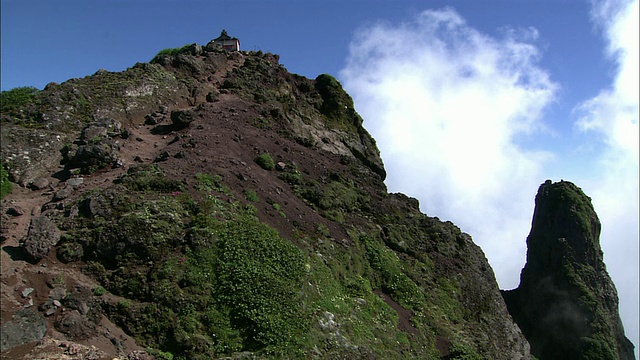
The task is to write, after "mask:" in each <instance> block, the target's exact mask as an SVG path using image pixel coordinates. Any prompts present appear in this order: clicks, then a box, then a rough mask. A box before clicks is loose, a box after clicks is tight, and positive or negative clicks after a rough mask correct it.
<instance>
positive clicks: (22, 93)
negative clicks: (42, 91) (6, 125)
mask: <svg viewBox="0 0 640 360" xmlns="http://www.w3.org/2000/svg"><path fill="white" fill-rule="evenodd" d="M38 91H39V90H38V89H36V88H34V87H32V86H24V87H17V88H13V89H11V90H6V91H2V92H0V113H2V114H12V115H17V114H16V112H17V111H18V110H20V108H22V107H24V106H25V105H27V104H29V103H30V102H32V101H33V100H34V98H35V94H36V93H38Z"/></svg>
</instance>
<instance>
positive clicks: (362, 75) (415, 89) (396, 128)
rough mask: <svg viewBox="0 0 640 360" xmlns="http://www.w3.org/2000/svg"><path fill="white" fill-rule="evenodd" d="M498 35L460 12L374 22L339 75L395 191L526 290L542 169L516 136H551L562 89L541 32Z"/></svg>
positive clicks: (508, 282) (503, 280)
mask: <svg viewBox="0 0 640 360" xmlns="http://www.w3.org/2000/svg"><path fill="white" fill-rule="evenodd" d="M503 30H504V31H503V34H504V37H503V38H501V39H496V38H492V37H489V36H487V35H484V34H482V33H480V32H478V31H476V30H475V29H473V28H471V27H470V26H468V25H467V24H466V23H465V21H464V19H462V18H461V17H460V16H459V15H458V14H457V13H456V12H455V11H454V10H452V9H444V10H440V11H424V12H422V13H420V14H419V15H417V16H416V17H415V18H414V19H413V20H412V21H411V22H407V23H403V24H398V25H393V24H388V23H377V24H373V25H370V26H367V27H365V28H362V29H360V31H359V32H358V33H357V34H356V36H355V38H354V40H353V41H352V44H351V47H350V54H349V58H348V60H347V65H346V67H345V69H343V71H342V72H341V74H340V75H341V79H342V80H343V82H344V85H345V88H346V89H347V90H348V91H349V93H350V94H351V95H352V96H353V97H354V100H355V103H356V107H357V110H358V111H359V112H360V113H361V115H362V116H363V118H364V119H365V126H366V128H367V129H368V130H369V131H370V132H371V133H372V134H373V136H374V138H376V141H377V143H378V146H379V147H380V150H381V153H382V157H383V159H384V161H385V166H386V168H387V173H388V178H387V181H386V182H387V185H388V187H389V189H390V191H400V192H403V193H406V194H408V195H411V196H414V197H417V198H418V199H419V200H420V201H421V207H422V210H423V211H424V212H425V213H427V214H429V215H432V216H438V217H440V218H444V219H447V220H452V221H453V222H454V223H455V224H456V225H458V226H460V227H461V228H462V229H463V231H466V232H469V233H470V234H471V235H472V236H473V237H474V240H475V241H476V242H477V243H479V244H480V246H482V248H483V250H484V251H485V253H486V254H487V257H488V258H489V261H490V262H491V265H492V267H493V268H494V270H495V271H496V276H497V278H498V281H499V283H500V285H501V287H503V288H513V287H516V286H517V285H518V283H519V274H520V270H521V268H522V266H523V265H524V261H525V254H526V244H525V239H526V236H527V234H528V231H529V227H530V224H531V216H532V214H533V205H534V203H533V201H534V200H533V199H534V195H535V193H536V190H537V187H538V186H539V185H540V183H542V182H543V181H544V180H545V179H544V178H543V177H542V165H543V163H544V162H545V160H546V159H548V158H549V157H550V156H551V155H550V154H549V153H545V152H543V151H534V150H526V149H523V148H522V147H520V146H518V145H517V141H516V140H517V139H519V138H522V137H527V136H531V135H532V134H535V133H538V132H540V131H542V130H544V128H545V127H544V125H543V124H542V123H541V121H540V118H541V115H542V113H543V111H544V109H545V107H546V106H547V105H548V104H549V103H550V102H552V101H553V99H554V94H555V92H556V85H555V84H554V83H553V82H552V81H551V80H550V79H549V77H548V75H547V73H546V72H545V71H544V70H542V69H541V68H540V67H538V66H537V61H538V58H539V56H540V55H539V51H538V49H537V47H536V46H535V45H534V43H533V42H534V41H535V39H536V38H537V35H538V33H537V30H535V29H532V28H529V29H503Z"/></svg>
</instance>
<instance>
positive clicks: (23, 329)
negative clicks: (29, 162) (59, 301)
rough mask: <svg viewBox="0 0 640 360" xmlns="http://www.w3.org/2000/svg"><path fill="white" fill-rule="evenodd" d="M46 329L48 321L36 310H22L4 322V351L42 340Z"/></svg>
mask: <svg viewBox="0 0 640 360" xmlns="http://www.w3.org/2000/svg"><path fill="white" fill-rule="evenodd" d="M46 331H47V321H46V320H45V319H44V318H43V317H42V316H40V314H38V312H37V311H36V310H33V309H24V310H20V311H18V312H17V313H16V314H15V315H14V316H13V319H12V320H11V321H7V322H5V323H3V324H2V332H1V333H2V351H5V350H8V349H11V348H13V347H16V346H18V345H22V344H26V343H30V342H32V341H37V340H40V339H42V337H43V336H44V334H45V332H46Z"/></svg>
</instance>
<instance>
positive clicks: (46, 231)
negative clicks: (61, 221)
mask: <svg viewBox="0 0 640 360" xmlns="http://www.w3.org/2000/svg"><path fill="white" fill-rule="evenodd" d="M59 240H60V230H58V228H57V227H56V225H55V224H54V223H53V222H52V221H51V220H49V219H48V218H47V217H45V216H38V217H34V218H33V219H31V224H30V225H29V232H28V233H27V238H26V239H25V241H24V250H25V252H26V254H27V255H28V256H29V257H30V258H31V260H32V261H34V262H38V261H40V259H42V258H44V257H45V256H47V255H49V251H51V247H52V246H54V245H56V244H57V243H58V241H59Z"/></svg>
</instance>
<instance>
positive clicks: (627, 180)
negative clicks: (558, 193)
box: [575, 0, 640, 357]
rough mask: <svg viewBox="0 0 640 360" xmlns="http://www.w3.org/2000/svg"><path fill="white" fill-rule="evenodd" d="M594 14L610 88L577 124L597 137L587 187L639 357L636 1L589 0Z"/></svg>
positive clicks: (588, 104)
mask: <svg viewBox="0 0 640 360" xmlns="http://www.w3.org/2000/svg"><path fill="white" fill-rule="evenodd" d="M593 4H594V6H593V9H592V14H591V15H592V19H593V21H594V23H595V24H596V25H597V26H598V28H600V29H601V30H602V32H603V34H604V37H605V40H606V42H607V45H608V46H607V49H606V55H607V56H608V57H609V58H610V59H611V60H612V61H613V62H614V64H615V74H614V76H613V79H612V82H611V85H610V87H609V88H606V89H603V90H601V91H600V93H599V94H597V95H596V96H594V97H593V98H591V99H588V100H586V101H584V102H583V103H581V104H579V105H578V106H577V107H576V109H575V111H576V113H577V114H578V116H579V118H578V120H577V121H576V122H575V128H576V130H577V131H579V132H583V133H589V134H592V135H595V136H596V139H597V141H599V143H598V144H597V145H596V146H595V147H594V149H595V151H594V153H593V154H591V155H592V156H593V162H594V165H595V166H598V167H599V168H600V169H601V172H600V174H599V176H598V177H597V178H596V179H594V180H593V182H591V183H589V184H588V185H587V186H585V190H586V191H587V193H589V194H590V195H591V196H592V198H593V204H594V207H595V209H596V211H597V212H598V216H599V217H600V220H601V222H602V224H603V227H602V235H601V243H602V247H603V251H604V254H605V261H606V263H607V267H608V270H609V273H610V274H611V276H612V278H613V280H614V281H615V283H616V287H617V289H618V294H619V297H620V312H621V316H622V318H623V322H624V325H625V331H626V333H627V337H628V338H629V339H631V341H633V342H634V344H635V345H636V357H638V345H639V344H638V338H639V336H640V335H639V332H638V219H639V212H638V198H639V193H638V188H639V182H638V172H639V167H638V152H639V151H640V145H639V141H638V137H639V135H640V129H639V127H638V112H639V107H638V99H639V98H640V93H639V85H638V82H639V79H640V76H639V72H638V68H639V66H640V61H639V58H638V43H639V36H638V35H639V33H640V29H639V25H638V13H639V12H640V9H639V7H638V1H637V0H634V1H603V2H599V3H596V2H594V3H593Z"/></svg>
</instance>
